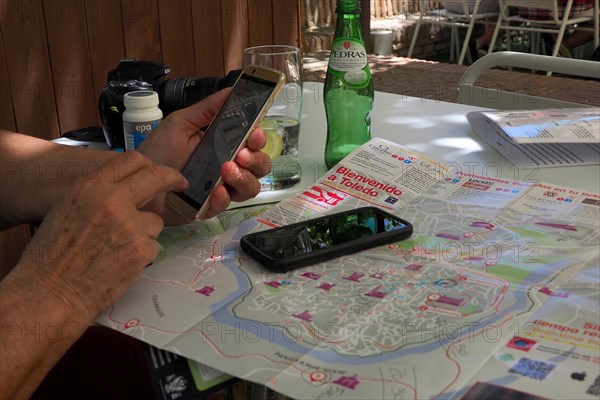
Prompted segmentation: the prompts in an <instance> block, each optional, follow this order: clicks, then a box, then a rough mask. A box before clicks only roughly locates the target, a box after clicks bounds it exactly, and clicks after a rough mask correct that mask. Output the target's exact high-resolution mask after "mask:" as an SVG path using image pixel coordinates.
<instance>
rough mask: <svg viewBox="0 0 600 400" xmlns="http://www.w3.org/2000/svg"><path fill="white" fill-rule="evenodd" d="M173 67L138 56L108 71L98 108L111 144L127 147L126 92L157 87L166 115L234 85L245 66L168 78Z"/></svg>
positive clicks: (155, 88)
mask: <svg viewBox="0 0 600 400" xmlns="http://www.w3.org/2000/svg"><path fill="white" fill-rule="evenodd" d="M170 71H171V69H170V68H169V66H168V65H166V64H162V63H159V62H152V61H140V60H136V59H134V58H126V59H123V60H121V62H120V63H119V66H118V67H117V68H116V69H114V70H112V71H110V72H109V73H108V78H107V83H106V86H104V88H102V91H101V92H100V99H99V101H98V112H99V113H100V119H101V120H102V130H103V132H104V138H105V139H106V143H107V144H108V146H110V147H111V148H124V147H125V138H124V134H123V112H124V111H125V106H124V104H123V96H124V95H125V93H128V92H132V91H134V90H154V91H155V92H157V93H158V98H159V105H158V106H159V108H160V109H161V111H162V112H163V117H166V116H167V115H169V113H171V112H173V111H175V110H178V109H180V108H184V107H188V106H191V105H192V104H195V103H197V102H199V101H200V100H202V99H204V98H205V97H208V96H210V95H211V94H213V93H215V92H217V91H219V90H221V89H224V88H226V87H228V86H233V84H234V83H235V81H236V80H237V78H238V77H239V75H240V73H241V70H233V71H230V72H229V73H228V74H227V75H225V76H224V77H208V78H173V79H165V76H166V75H167V74H168V73H169V72H170Z"/></svg>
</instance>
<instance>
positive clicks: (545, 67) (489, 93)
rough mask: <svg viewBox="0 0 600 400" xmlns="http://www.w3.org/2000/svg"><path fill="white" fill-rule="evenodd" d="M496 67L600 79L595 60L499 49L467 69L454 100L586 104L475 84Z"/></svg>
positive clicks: (504, 105)
mask: <svg viewBox="0 0 600 400" xmlns="http://www.w3.org/2000/svg"><path fill="white" fill-rule="evenodd" d="M499 66H510V67H517V68H526V69H533V70H539V71H552V72H558V73H562V74H568V75H574V76H581V77H588V78H597V79H600V64H599V63H598V62H595V61H588V60H580V59H573V58H560V57H551V56H543V55H540V54H529V53H519V52H513V51H500V52H497V53H492V54H486V55H485V56H483V57H481V58H480V59H478V60H477V61H475V62H474V63H473V65H471V66H470V67H469V68H467V70H466V71H465V72H464V74H463V75H462V77H461V78H460V81H459V83H458V95H457V98H456V102H457V103H460V104H468V105H474V106H479V107H486V108H494V109H498V110H517V109H528V110H533V109H543V108H572V107H585V105H584V104H580V103H574V102H567V101H561V100H554V99H548V98H544V97H538V96H531V95H527V94H523V93H513V92H508V91H504V90H498V89H490V88H484V87H479V86H475V81H476V80H477V79H478V78H479V77H480V76H481V75H482V74H483V73H484V72H485V71H487V70H489V69H490V68H494V67H499Z"/></svg>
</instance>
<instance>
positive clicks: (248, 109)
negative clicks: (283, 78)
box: [176, 74, 277, 209]
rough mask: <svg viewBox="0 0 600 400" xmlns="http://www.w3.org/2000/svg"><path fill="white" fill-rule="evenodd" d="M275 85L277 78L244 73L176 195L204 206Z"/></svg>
mask: <svg viewBox="0 0 600 400" xmlns="http://www.w3.org/2000/svg"><path fill="white" fill-rule="evenodd" d="M276 86H277V82H272V81H268V80H265V79H261V78H259V77H256V76H251V75H248V74H242V76H241V77H240V79H239V80H238V82H237V83H236V84H235V86H234V87H233V91H232V93H231V95H230V96H229V98H228V99H227V101H226V102H225V104H224V105H223V107H222V108H221V110H220V111H219V113H218V114H217V116H216V117H215V119H214V120H213V122H212V123H211V124H210V126H209V127H208V129H207V130H206V133H205V135H204V137H203V138H202V140H201V142H200V144H199V145H198V147H197V148H196V150H195V151H194V153H193V154H192V156H191V158H190V160H189V161H188V163H187V165H186V166H185V168H184V169H183V171H182V173H183V175H184V176H185V177H186V179H187V180H188V181H189V182H190V186H189V187H188V188H187V189H186V190H185V191H183V192H178V193H176V195H177V196H179V197H181V198H182V199H183V200H185V201H186V202H187V203H188V204H190V205H191V206H192V207H194V208H195V209H200V208H201V206H202V205H203V204H204V203H205V202H206V200H207V199H208V196H209V194H210V191H211V190H212V188H213V187H214V186H215V185H216V183H217V181H218V180H219V177H220V175H221V165H222V164H223V163H224V162H226V161H229V160H231V159H232V158H233V156H234V154H235V152H236V151H237V150H238V148H239V146H240V144H241V143H242V141H243V140H244V138H245V137H246V135H247V134H248V131H249V130H250V128H252V125H253V124H254V122H255V120H256V118H257V117H258V116H259V115H260V112H261V110H262V109H263V107H264V106H265V104H266V103H267V101H268V100H269V96H270V95H271V93H273V91H274V90H275V88H276Z"/></svg>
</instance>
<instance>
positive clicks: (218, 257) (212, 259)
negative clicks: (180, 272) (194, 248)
mask: <svg viewBox="0 0 600 400" xmlns="http://www.w3.org/2000/svg"><path fill="white" fill-rule="evenodd" d="M219 242H225V243H226V244H227V243H229V242H228V241H222V240H219V239H217V240H213V241H212V244H211V252H210V255H209V259H210V261H208V265H207V261H206V260H204V261H201V262H200V263H199V262H198V260H197V259H195V258H193V257H179V258H182V259H184V260H189V261H191V262H192V264H193V265H194V267H196V268H199V270H198V271H196V272H195V273H194V275H193V277H192V280H191V282H188V283H185V282H179V281H176V280H171V279H154V278H149V277H148V276H147V275H142V276H141V278H140V279H143V280H147V281H150V282H153V283H158V284H161V283H164V284H169V285H172V286H178V287H184V288H189V287H192V286H194V285H195V284H196V283H197V282H198V280H199V279H200V276H201V275H202V274H203V273H204V272H206V271H208V270H209V269H211V268H212V267H214V265H215V263H216V262H217V260H221V259H222V258H223V254H220V255H215V249H216V247H217V243H219Z"/></svg>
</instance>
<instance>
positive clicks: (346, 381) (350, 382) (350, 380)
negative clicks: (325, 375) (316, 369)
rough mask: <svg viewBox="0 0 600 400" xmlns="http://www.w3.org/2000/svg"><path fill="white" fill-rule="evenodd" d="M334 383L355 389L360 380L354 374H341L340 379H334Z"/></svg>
mask: <svg viewBox="0 0 600 400" xmlns="http://www.w3.org/2000/svg"><path fill="white" fill-rule="evenodd" d="M333 383H336V384H338V385H340V386H343V387H345V388H348V389H352V390H354V389H355V388H356V386H357V385H358V384H359V383H360V382H359V381H358V379H356V375H353V376H340V377H339V378H338V379H336V380H335V381H333Z"/></svg>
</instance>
